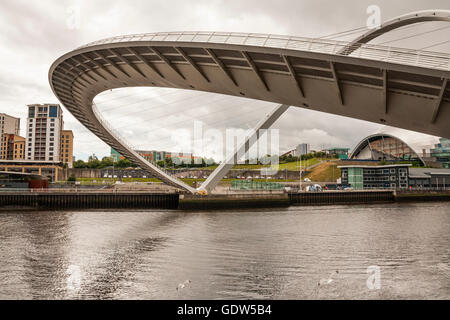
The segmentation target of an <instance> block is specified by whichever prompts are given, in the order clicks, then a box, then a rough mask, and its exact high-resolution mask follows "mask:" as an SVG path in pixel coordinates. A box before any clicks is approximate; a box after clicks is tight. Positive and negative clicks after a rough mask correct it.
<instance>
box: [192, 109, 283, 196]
mask: <svg viewBox="0 0 450 320" xmlns="http://www.w3.org/2000/svg"><path fill="white" fill-rule="evenodd" d="M288 109H289V105H285V104H281V105H278V106H277V107H276V108H275V109H273V110H272V111H271V112H270V113H268V114H267V115H266V116H265V117H264V118H263V119H261V120H260V121H259V122H258V123H257V124H256V126H255V128H254V129H253V130H252V131H251V133H250V134H248V135H247V136H246V138H245V141H244V142H243V143H242V144H241V145H239V146H238V148H237V149H236V151H235V152H234V154H232V155H230V156H228V157H227V158H226V159H225V161H223V162H222V163H221V164H220V165H219V166H218V167H217V169H216V170H214V172H213V173H211V174H210V175H209V177H208V179H206V181H205V182H204V183H203V184H202V185H201V186H200V187H199V188H198V189H197V192H198V193H199V194H202V195H206V194H209V193H211V191H212V190H214V188H215V187H216V186H217V185H218V184H219V182H220V181H221V180H222V179H223V177H225V175H226V174H227V173H228V172H229V171H230V170H231V169H232V168H233V166H234V165H235V164H236V162H235V159H236V160H239V159H237V158H238V156H239V155H243V154H245V152H246V151H248V150H249V149H250V148H251V147H252V145H253V144H254V143H255V142H257V141H258V139H259V131H260V130H265V129H269V128H270V127H271V126H272V125H273V124H274V123H275V121H277V120H278V119H279V118H280V117H281V116H282V115H283V114H284V113H285V112H286V111H287V110H288Z"/></svg>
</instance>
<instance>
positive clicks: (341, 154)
mask: <svg viewBox="0 0 450 320" xmlns="http://www.w3.org/2000/svg"><path fill="white" fill-rule="evenodd" d="M349 150H350V148H330V149H327V150H325V152H326V153H327V154H329V155H331V156H336V157H338V158H339V159H342V160H345V159H348V151H349Z"/></svg>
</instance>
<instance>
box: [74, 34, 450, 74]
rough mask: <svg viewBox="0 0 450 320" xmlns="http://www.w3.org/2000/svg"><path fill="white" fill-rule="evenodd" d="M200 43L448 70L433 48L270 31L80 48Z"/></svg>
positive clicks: (140, 37)
mask: <svg viewBox="0 0 450 320" xmlns="http://www.w3.org/2000/svg"><path fill="white" fill-rule="evenodd" d="M140 41H153V42H156V41H161V42H166V41H167V42H200V43H225V44H231V45H245V46H256V47H268V48H278V49H279V48H281V49H291V50H299V51H310V52H317V53H325V54H334V55H345V54H341V53H340V52H342V51H343V50H347V51H353V50H354V51H353V52H352V53H351V54H350V56H352V57H358V58H362V59H370V60H377V61H385V62H391V63H399V64H407V65H413V66H418V67H425V68H432V69H441V70H450V54H446V53H439V52H433V51H424V50H414V49H403V48H396V47H390V46H382V45H373V44H361V43H356V44H353V45H350V44H351V42H347V41H338V40H328V39H317V38H305V37H290V36H282V35H272V34H258V33H234V32H230V33H227V32H200V31H199V32H159V33H144V34H135V35H125V36H117V37H113V38H107V39H103V40H99V41H95V42H91V43H89V44H87V45H84V46H82V47H80V48H79V49H81V48H86V47H91V46H96V45H102V44H109V43H119V42H140Z"/></svg>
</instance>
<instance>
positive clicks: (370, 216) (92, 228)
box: [0, 202, 450, 299]
mask: <svg viewBox="0 0 450 320" xmlns="http://www.w3.org/2000/svg"><path fill="white" fill-rule="evenodd" d="M449 259H450V203H448V202H447V203H445V202H444V203H414V204H387V205H373V206H325V207H291V208H287V209H268V210H260V209H258V210H256V209H255V210H242V211H239V210H236V211H209V212H206V211H198V212H195V211H189V212H187V211H185V212H182V211H169V210H165V211H162V210H161V211H155V210H149V211H142V210H141V211H88V212H82V211H73V212H55V211H53V212H50V211H45V212H5V211H3V212H0V299H16V298H18V299H31V298H33V299H78V298H83V299H223V298H237V299H247V298H251V299H253V298H255V299H316V298H319V299H325V298H329V299H344V298H351V299H355V298H357V299H378V298H382V299H406V298H413V299H416V298H417V299H429V298H438V299H449V298H450V265H449ZM369 266H379V267H380V276H381V277H380V279H381V281H380V284H381V287H380V289H379V290H369V289H368V287H367V284H366V281H367V279H368V277H369V275H368V274H367V268H368V267H369ZM336 271H338V273H336ZM331 274H333V275H332V276H331ZM328 278H331V280H332V281H331V282H330V283H328V284H327V283H326V282H328V281H325V283H324V281H322V285H318V283H319V282H320V281H321V279H325V280H326V279H328ZM188 279H189V280H191V283H189V284H187V285H186V286H185V287H184V288H179V290H177V286H178V285H179V284H180V283H183V282H185V281H186V280H188Z"/></svg>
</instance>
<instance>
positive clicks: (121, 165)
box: [116, 159, 131, 168]
mask: <svg viewBox="0 0 450 320" xmlns="http://www.w3.org/2000/svg"><path fill="white" fill-rule="evenodd" d="M116 167H117V168H128V167H131V162H130V160H127V159H120V160H119V161H118V162H117V164H116Z"/></svg>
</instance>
